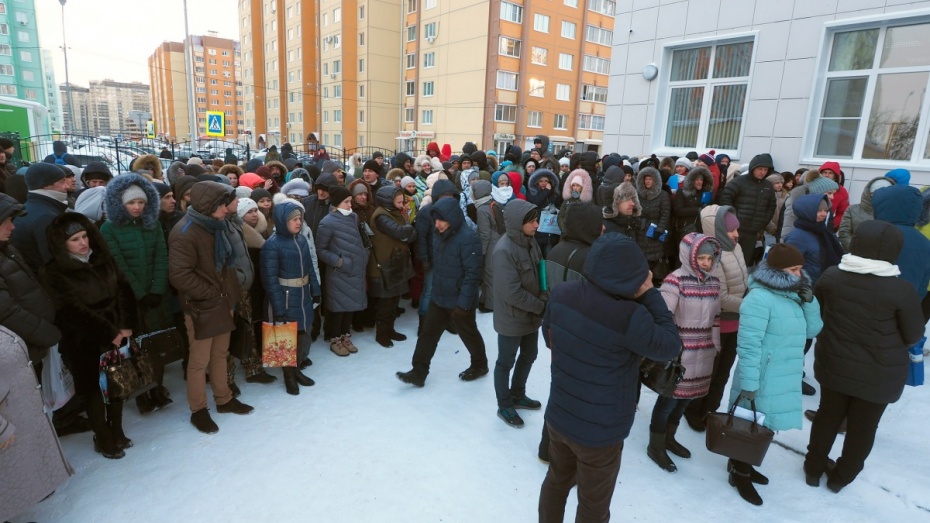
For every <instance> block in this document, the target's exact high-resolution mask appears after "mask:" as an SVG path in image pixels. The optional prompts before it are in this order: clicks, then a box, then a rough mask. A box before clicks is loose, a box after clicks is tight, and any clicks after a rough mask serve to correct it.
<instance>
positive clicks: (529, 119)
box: [526, 111, 542, 129]
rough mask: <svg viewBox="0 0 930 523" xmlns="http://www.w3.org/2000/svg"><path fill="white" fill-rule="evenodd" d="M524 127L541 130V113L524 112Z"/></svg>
mask: <svg viewBox="0 0 930 523" xmlns="http://www.w3.org/2000/svg"><path fill="white" fill-rule="evenodd" d="M526 126H527V127H532V128H533V129H538V128H542V112H541V111H527V112H526Z"/></svg>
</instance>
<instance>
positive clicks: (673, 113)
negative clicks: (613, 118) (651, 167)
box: [664, 41, 753, 150]
mask: <svg viewBox="0 0 930 523" xmlns="http://www.w3.org/2000/svg"><path fill="white" fill-rule="evenodd" d="M752 52H753V42H752V41H748V42H747V41H743V42H731V43H724V44H716V45H707V46H702V47H692V48H684V49H676V50H674V51H672V63H671V67H670V69H669V90H668V109H667V114H666V118H665V122H666V127H665V139H664V144H665V145H666V146H667V147H689V148H698V149H704V148H709V149H724V150H736V149H737V148H738V146H739V139H740V136H741V134H742V132H741V131H742V126H743V111H744V108H745V105H746V103H745V102H746V93H747V92H748V90H749V68H750V65H751V64H752ZM708 108H709V109H708Z"/></svg>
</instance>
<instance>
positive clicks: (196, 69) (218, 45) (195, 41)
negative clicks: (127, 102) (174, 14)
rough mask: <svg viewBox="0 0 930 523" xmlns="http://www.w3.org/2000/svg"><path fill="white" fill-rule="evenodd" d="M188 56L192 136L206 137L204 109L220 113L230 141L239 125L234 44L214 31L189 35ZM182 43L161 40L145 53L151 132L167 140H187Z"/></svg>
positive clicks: (237, 60)
mask: <svg viewBox="0 0 930 523" xmlns="http://www.w3.org/2000/svg"><path fill="white" fill-rule="evenodd" d="M189 49H190V53H191V57H192V60H193V64H192V66H193V74H194V78H193V90H194V101H195V103H194V105H195V111H196V113H197V136H195V137H194V138H199V137H201V136H204V135H206V125H207V112H208V111H219V112H222V113H224V115H225V122H226V139H227V140H235V139H236V138H238V136H239V134H240V130H241V129H242V128H243V123H244V115H243V105H242V99H243V96H242V80H241V75H240V51H239V42H236V41H235V40H230V39H227V38H220V37H218V36H216V33H212V32H211V33H210V34H208V35H204V36H191V37H190V47H189ZM184 53H185V46H184V44H183V43H182V42H163V43H162V44H161V45H159V46H158V47H157V48H156V49H155V52H154V53H152V55H151V56H150V57H149V77H150V78H151V85H152V117H153V119H154V121H155V130H156V134H157V135H159V136H160V137H162V138H165V139H168V140H173V141H178V142H180V141H186V140H190V139H191V136H190V106H191V104H190V99H189V98H188V84H187V69H186V65H185V63H184Z"/></svg>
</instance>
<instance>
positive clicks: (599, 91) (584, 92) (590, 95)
mask: <svg viewBox="0 0 930 523" xmlns="http://www.w3.org/2000/svg"><path fill="white" fill-rule="evenodd" d="M581 99H582V100H584V101H585V102H598V103H602V104H605V103H607V88H606V87H598V86H596V85H583V86H581Z"/></svg>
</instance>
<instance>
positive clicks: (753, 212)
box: [718, 153, 775, 267]
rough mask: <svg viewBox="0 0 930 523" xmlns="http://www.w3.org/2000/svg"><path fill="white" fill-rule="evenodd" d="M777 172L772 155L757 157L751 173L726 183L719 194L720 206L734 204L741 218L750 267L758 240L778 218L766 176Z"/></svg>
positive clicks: (737, 214) (751, 163)
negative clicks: (773, 219)
mask: <svg viewBox="0 0 930 523" xmlns="http://www.w3.org/2000/svg"><path fill="white" fill-rule="evenodd" d="M774 170H775V165H774V163H773V162H772V155H770V154H767V153H763V154H757V155H756V156H754V157H753V158H752V160H751V161H750V162H749V172H747V173H746V174H744V175H742V176H738V177H736V178H734V179H733V181H732V182H730V183H728V184H726V185H725V186H724V188H723V191H721V192H720V195H719V198H718V200H719V203H720V205H732V206H733V207H734V208H735V209H736V216H737V218H739V223H740V229H739V244H740V247H742V248H743V256H744V257H745V259H746V266H747V267H752V266H753V264H754V262H755V255H756V240H757V239H758V237H759V234H760V233H761V232H762V231H763V230H765V226H766V225H768V224H769V222H771V221H772V216H774V215H775V188H774V187H772V184H771V183H769V182H768V181H766V179H765V178H766V177H767V176H768V175H769V174H770V173H771V172H773V171H774Z"/></svg>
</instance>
